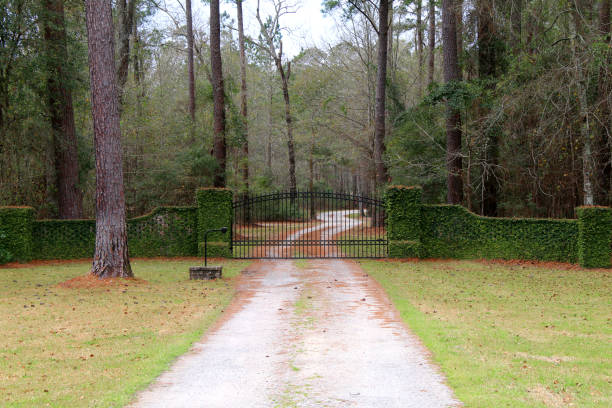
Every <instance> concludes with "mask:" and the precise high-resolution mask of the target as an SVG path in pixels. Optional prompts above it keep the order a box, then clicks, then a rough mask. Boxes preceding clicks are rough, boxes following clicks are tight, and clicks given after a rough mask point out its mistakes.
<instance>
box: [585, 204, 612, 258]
mask: <svg viewBox="0 0 612 408" xmlns="http://www.w3.org/2000/svg"><path fill="white" fill-rule="evenodd" d="M576 213H577V214H578V229H579V231H580V239H579V240H578V259H579V261H580V265H581V266H584V267H586V268H608V267H610V240H611V237H612V210H611V209H610V208H608V207H578V208H577V209H576Z"/></svg>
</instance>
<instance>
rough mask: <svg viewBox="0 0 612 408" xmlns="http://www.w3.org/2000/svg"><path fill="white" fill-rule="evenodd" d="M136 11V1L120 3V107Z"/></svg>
mask: <svg viewBox="0 0 612 408" xmlns="http://www.w3.org/2000/svg"><path fill="white" fill-rule="evenodd" d="M135 10H136V0H129V1H127V0H120V1H119V66H118V67H117V79H118V84H119V89H118V91H117V92H118V93H119V104H120V105H121V104H122V103H123V93H124V88H125V84H126V82H127V77H128V68H129V65H130V34H131V33H132V25H133V24H134V12H135ZM120 108H121V106H120Z"/></svg>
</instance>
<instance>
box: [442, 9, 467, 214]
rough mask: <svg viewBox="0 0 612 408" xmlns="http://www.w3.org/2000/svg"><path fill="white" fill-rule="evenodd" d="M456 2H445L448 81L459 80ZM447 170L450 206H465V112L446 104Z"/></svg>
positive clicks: (443, 27) (445, 56)
mask: <svg viewBox="0 0 612 408" xmlns="http://www.w3.org/2000/svg"><path fill="white" fill-rule="evenodd" d="M454 5H455V2H454V1H453V0H442V43H443V44H442V49H443V51H444V81H445V82H446V83H449V82H453V81H459V65H458V62H457V24H456V21H455V20H456V16H457V14H456V13H455V8H454ZM446 171H447V179H446V180H447V181H446V185H447V196H446V200H447V202H448V203H449V204H461V201H462V200H463V181H462V178H461V171H462V164H461V112H460V111H459V110H457V109H456V108H454V107H452V106H451V105H450V104H449V103H448V102H447V104H446Z"/></svg>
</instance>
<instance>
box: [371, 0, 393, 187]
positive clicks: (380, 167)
mask: <svg viewBox="0 0 612 408" xmlns="http://www.w3.org/2000/svg"><path fill="white" fill-rule="evenodd" d="M389 7H393V0H381V1H380V3H379V5H378V64H377V65H378V71H377V73H376V106H375V114H374V166H375V169H376V183H377V184H378V186H379V187H382V186H384V185H385V184H387V182H388V181H389V180H388V176H387V167H386V166H385V161H384V154H385V119H386V100H387V97H386V90H387V51H388V34H389Z"/></svg>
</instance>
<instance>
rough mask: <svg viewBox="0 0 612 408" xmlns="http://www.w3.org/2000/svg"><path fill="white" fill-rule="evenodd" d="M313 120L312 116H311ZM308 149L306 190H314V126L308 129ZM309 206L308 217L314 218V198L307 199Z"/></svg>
mask: <svg viewBox="0 0 612 408" xmlns="http://www.w3.org/2000/svg"><path fill="white" fill-rule="evenodd" d="M313 120H314V118H313ZM310 132H311V134H310V150H309V152H308V191H310V192H313V191H314V149H315V140H316V138H315V129H314V126H313V127H311V129H310ZM308 202H309V206H310V218H311V219H313V220H314V219H316V217H317V213H316V211H315V202H314V199H312V198H311V199H310V200H308Z"/></svg>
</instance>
